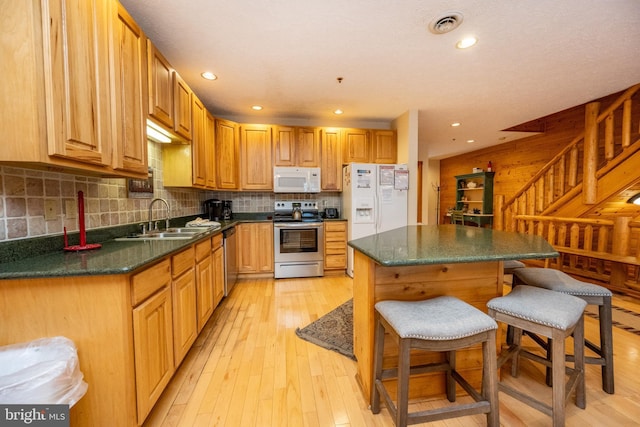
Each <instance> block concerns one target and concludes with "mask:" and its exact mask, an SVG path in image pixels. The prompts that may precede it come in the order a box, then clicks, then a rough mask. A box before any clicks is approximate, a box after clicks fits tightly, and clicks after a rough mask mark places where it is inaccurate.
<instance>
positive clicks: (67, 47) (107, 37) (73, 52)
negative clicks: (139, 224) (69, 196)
mask: <svg viewBox="0 0 640 427" xmlns="http://www.w3.org/2000/svg"><path fill="white" fill-rule="evenodd" d="M117 14H118V12H117V8H116V7H114V3H113V2H111V1H104V0H88V1H79V0H75V1H74V0H60V1H41V2H35V1H34V2H28V1H19V2H9V3H7V4H3V11H2V14H0V26H1V27H2V28H3V37H2V40H3V42H2V43H1V44H0V56H1V57H2V64H3V65H2V71H3V79H2V83H0V84H1V85H2V94H3V96H2V97H0V111H2V121H3V123H4V124H5V126H4V127H3V128H4V133H3V148H2V150H1V151H0V162H17V163H23V164H25V165H29V166H35V167H47V168H50V167H51V166H54V170H57V171H68V172H74V173H84V174H92V175H101V176H131V177H141V174H140V173H139V172H131V171H129V170H128V166H129V165H128V164H127V161H126V160H125V159H116V161H115V162H114V158H113V157H112V153H113V151H114V150H113V148H114V147H113V144H114V143H113V142H112V140H115V139H116V137H117V135H116V132H117V129H120V130H122V129H121V128H120V123H116V122H115V120H116V117H115V107H116V104H115V103H117V102H119V93H118V92H117V90H115V89H116V88H115V83H116V81H119V83H122V81H121V80H117V79H116V78H115V76H114V73H115V72H116V71H119V70H114V67H115V62H116V61H115V58H114V55H116V52H117V53H120V54H123V55H124V56H126V57H129V54H130V53H131V54H132V55H136V54H138V53H136V52H125V49H126V48H128V47H131V45H127V46H126V47H125V46H122V45H116V43H113V37H118V36H119V29H121V28H120V27H119V26H118V25H114V23H115V22H117V19H118V16H117ZM127 37H128V36H127ZM133 43H135V42H133ZM112 59H114V61H113V63H112ZM128 70H129V68H127V71H128ZM129 77H131V76H130V75H127V76H126V77H125V78H127V79H128V78H129ZM133 78H135V76H133ZM112 85H113V86H112ZM112 89H114V90H113V91H112ZM140 93H141V91H138V92H135V93H131V97H135V96H139V95H140ZM131 100H132V98H129V99H128V102H130V101H131ZM135 102H140V100H138V99H136V100H135ZM139 131H140V129H139V128H137V129H131V132H139ZM138 137H142V135H138ZM117 148H122V147H117ZM121 151H122V150H120V151H117V155H120V154H123V153H122V152H121ZM125 151H126V150H125ZM118 169H121V170H118ZM134 169H136V170H137V167H134ZM146 173H147V171H146V170H145V171H144V175H145V176H146Z"/></svg>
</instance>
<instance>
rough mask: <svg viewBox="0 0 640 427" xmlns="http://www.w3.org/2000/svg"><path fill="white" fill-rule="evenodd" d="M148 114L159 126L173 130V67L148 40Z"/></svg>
mask: <svg viewBox="0 0 640 427" xmlns="http://www.w3.org/2000/svg"><path fill="white" fill-rule="evenodd" d="M147 64H148V84H149V102H148V113H149V117H150V118H152V119H153V120H154V121H156V122H157V123H159V124H162V125H164V126H165V127H166V128H168V129H171V130H173V127H174V118H173V117H174V116H173V115H174V108H173V67H171V64H169V61H167V60H166V59H165V57H164V56H162V53H160V51H159V50H158V49H156V47H155V46H154V45H153V43H151V40H148V39H147Z"/></svg>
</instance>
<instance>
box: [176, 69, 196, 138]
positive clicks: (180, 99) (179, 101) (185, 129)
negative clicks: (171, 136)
mask: <svg viewBox="0 0 640 427" xmlns="http://www.w3.org/2000/svg"><path fill="white" fill-rule="evenodd" d="M173 101H174V120H175V122H174V126H173V130H175V131H176V133H177V134H178V135H180V136H182V137H184V138H185V139H186V140H187V141H190V140H191V137H192V135H191V131H192V129H191V108H192V105H191V89H190V88H189V86H188V85H187V83H186V82H185V81H184V80H182V77H180V74H178V73H177V72H175V71H174V73H173Z"/></svg>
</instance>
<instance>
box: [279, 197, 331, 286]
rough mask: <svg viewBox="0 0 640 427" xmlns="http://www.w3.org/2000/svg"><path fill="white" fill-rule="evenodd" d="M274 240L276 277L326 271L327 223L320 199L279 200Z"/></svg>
mask: <svg viewBox="0 0 640 427" xmlns="http://www.w3.org/2000/svg"><path fill="white" fill-rule="evenodd" d="M273 241H274V261H275V266H274V277H275V278H276V279H281V278H286V277H314V276H322V275H323V274H324V225H323V223H322V218H321V217H320V214H319V213H318V202H317V201H314V200H299V201H295V200H294V201H288V200H287V201H284V200H280V201H276V202H275V208H274V215H273Z"/></svg>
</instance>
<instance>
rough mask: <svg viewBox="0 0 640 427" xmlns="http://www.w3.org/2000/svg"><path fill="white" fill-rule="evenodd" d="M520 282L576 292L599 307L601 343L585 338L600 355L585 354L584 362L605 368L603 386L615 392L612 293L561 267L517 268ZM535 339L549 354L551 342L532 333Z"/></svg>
mask: <svg viewBox="0 0 640 427" xmlns="http://www.w3.org/2000/svg"><path fill="white" fill-rule="evenodd" d="M520 284H525V285H530V286H536V287H538V288H544V289H549V290H552V291H556V292H561V293H563V294H568V295H573V296H576V297H578V298H581V299H583V300H584V301H586V303H587V304H593V305H597V306H598V314H599V316H598V321H599V326H600V345H596V344H594V343H593V342H591V341H589V340H586V339H585V341H584V344H585V346H586V347H587V348H588V349H589V350H591V351H593V352H594V353H596V355H597V356H598V357H590V356H587V357H585V363H589V364H592V365H600V366H601V367H602V389H603V390H604V391H605V392H606V393H609V394H613V393H614V379H613V326H612V314H611V297H612V295H613V294H612V293H611V291H610V290H609V289H607V288H605V287H603V286H598V285H594V284H593V283H586V282H581V281H580V280H577V279H574V278H573V277H571V276H569V275H568V274H566V273H564V272H562V271H560V270H555V269H552V268H523V269H519V270H517V271H514V286H515V285H520ZM532 338H533V339H534V341H536V342H537V343H538V344H540V345H541V346H542V347H543V348H544V349H546V350H547V354H548V355H549V353H548V351H549V350H548V349H549V343H548V342H546V343H545V342H544V341H542V340H540V339H539V337H533V336H532ZM536 338H538V339H536ZM567 360H572V357H571V356H567ZM547 384H549V385H551V373H550V372H549V371H548V370H547Z"/></svg>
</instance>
